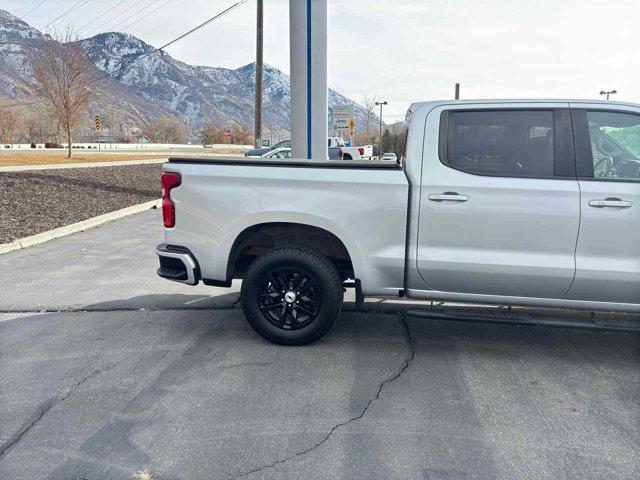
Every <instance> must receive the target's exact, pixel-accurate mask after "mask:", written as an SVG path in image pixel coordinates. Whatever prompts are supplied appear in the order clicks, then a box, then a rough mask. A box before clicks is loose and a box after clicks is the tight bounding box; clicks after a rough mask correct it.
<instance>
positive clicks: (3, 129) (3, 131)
mask: <svg viewBox="0 0 640 480" xmlns="http://www.w3.org/2000/svg"><path fill="white" fill-rule="evenodd" d="M0 107H2V106H1V105H0ZM19 123H20V115H19V114H18V111H17V110H16V109H14V108H10V107H2V108H0V141H2V142H3V143H13V136H14V134H15V133H16V130H17V129H18V125H19Z"/></svg>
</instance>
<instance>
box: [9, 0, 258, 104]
mask: <svg viewBox="0 0 640 480" xmlns="http://www.w3.org/2000/svg"><path fill="white" fill-rule="evenodd" d="M247 2H248V0H239V1H237V2H236V3H234V4H233V5H231V6H230V7H227V8H225V9H224V10H222V11H221V12H220V13H217V14H215V15H214V16H213V17H211V18H209V19H208V20H206V21H204V22H202V23H201V24H200V25H198V26H196V27H193V28H192V29H191V30H189V31H188V32H186V33H183V34H182V35H180V36H179V37H176V38H174V39H173V40H171V41H170V42H169V43H165V44H164V45H162V46H161V47H158V48H156V49H155V50H152V51H151V52H148V53H145V54H144V55H140V56H139V57H138V58H136V59H135V60H133V61H131V62H129V63H127V64H126V65H123V66H121V67H119V68H116V69H115V70H112V71H110V72H108V73H106V74H105V75H103V76H101V77H98V78H96V79H94V80H92V81H90V82H88V83H87V86H88V85H92V84H94V83H96V82H99V81H101V80H104V79H105V78H107V77H110V76H111V75H115V74H116V73H118V72H121V71H122V70H124V69H126V68H129V67H130V66H132V65H133V64H135V63H137V62H139V61H140V60H142V59H144V58H147V57H149V56H151V55H153V54H154V53H158V52H159V51H161V50H164V49H165V48H167V47H169V46H170V45H173V44H174V43H176V42H178V41H180V40H182V39H183V38H185V37H188V36H189V35H191V34H192V33H195V32H196V31H198V30H200V29H201V28H203V27H206V26H207V25H209V24H210V23H211V22H214V21H216V20H218V19H219V18H221V17H223V16H225V15H226V14H228V13H230V12H231V11H232V10H235V9H236V8H238V7H240V6H241V5H243V4H245V3H247ZM43 101H44V99H40V100H34V101H32V102H23V103H14V104H9V105H0V108H9V107H24V106H29V105H35V104H38V103H41V102H43Z"/></svg>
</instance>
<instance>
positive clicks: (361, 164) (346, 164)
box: [169, 157, 402, 170]
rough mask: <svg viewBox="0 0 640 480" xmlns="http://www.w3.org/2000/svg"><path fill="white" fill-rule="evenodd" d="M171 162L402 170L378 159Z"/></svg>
mask: <svg viewBox="0 0 640 480" xmlns="http://www.w3.org/2000/svg"><path fill="white" fill-rule="evenodd" d="M169 163H189V164H192V163H197V164H208V165H241V166H254V167H291V168H296V167H304V168H346V169H352V170H401V168H402V167H401V166H400V164H398V163H396V162H387V161H385V162H381V161H377V160H313V159H312V160H302V159H295V158H292V159H272V158H252V157H204V158H202V157H197V158H196V157H171V158H169Z"/></svg>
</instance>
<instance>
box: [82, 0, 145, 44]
mask: <svg viewBox="0 0 640 480" xmlns="http://www.w3.org/2000/svg"><path fill="white" fill-rule="evenodd" d="M140 2H142V0H136V1H135V2H133V3H132V4H131V5H129V6H128V7H127V8H125V9H124V10H121V11H120V13H117V14H116V15H114V16H113V17H111V18H110V19H108V20H107V21H106V22H102V23H101V24H100V25H98V26H97V27H94V28H92V29H91V30H90V32H88V33H87V35H93V34H95V33H96V32H99V31H100V30H102V27H104V26H105V25H107V24H109V23H110V22H111V21H113V20H115V19H116V18H119V17H120V16H121V15H122V14H124V13H127V12H128V11H129V10H131V9H132V8H133V7H135V6H136V5H138V4H139V3H140Z"/></svg>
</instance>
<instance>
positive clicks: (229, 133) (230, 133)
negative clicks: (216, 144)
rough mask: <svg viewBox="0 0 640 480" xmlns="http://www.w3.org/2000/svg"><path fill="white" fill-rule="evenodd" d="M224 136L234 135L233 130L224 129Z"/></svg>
mask: <svg viewBox="0 0 640 480" xmlns="http://www.w3.org/2000/svg"><path fill="white" fill-rule="evenodd" d="M224 136H225V137H233V130H225V131H224Z"/></svg>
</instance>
